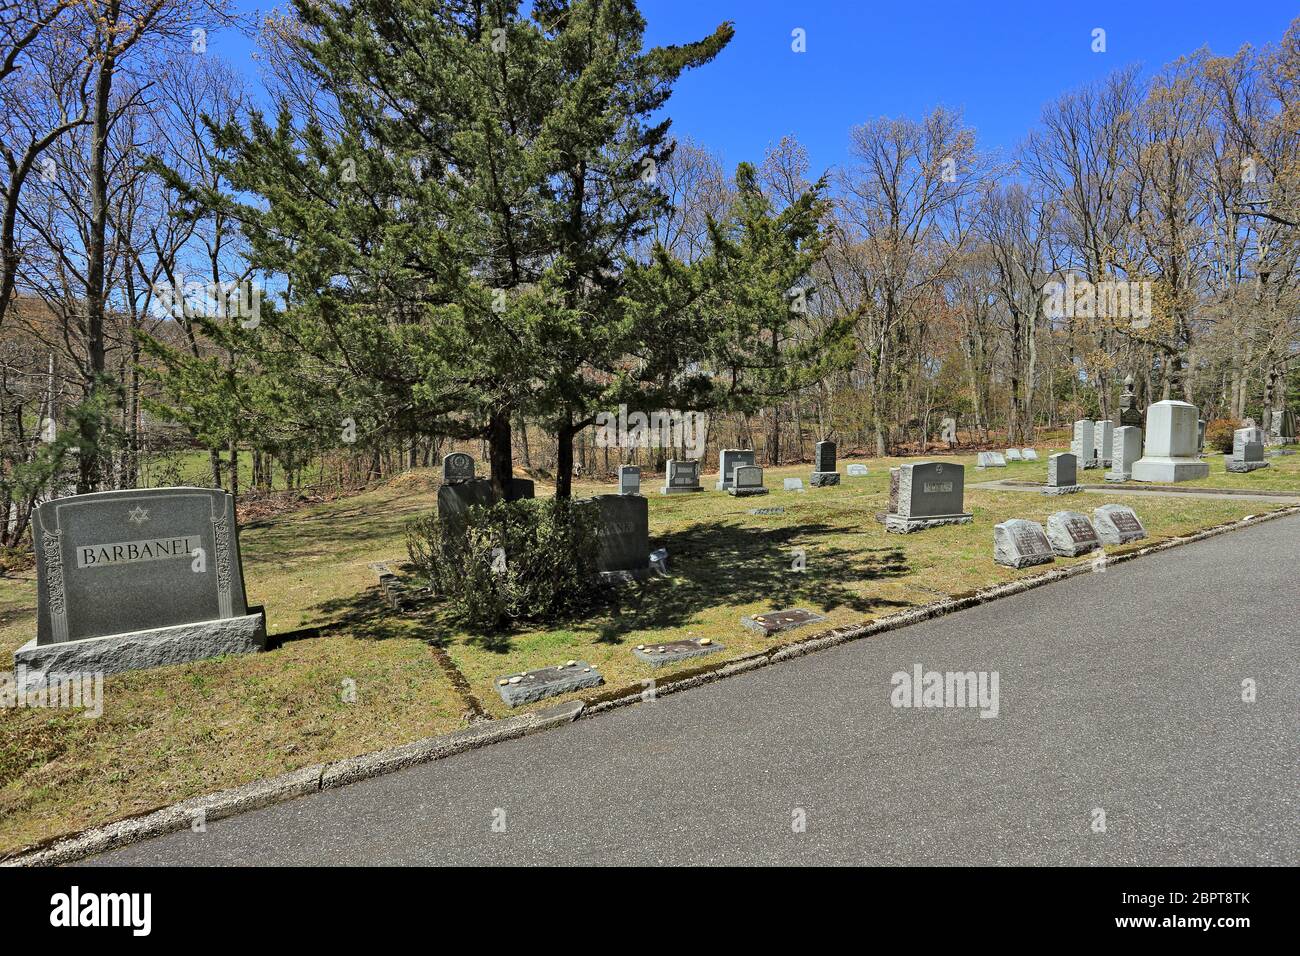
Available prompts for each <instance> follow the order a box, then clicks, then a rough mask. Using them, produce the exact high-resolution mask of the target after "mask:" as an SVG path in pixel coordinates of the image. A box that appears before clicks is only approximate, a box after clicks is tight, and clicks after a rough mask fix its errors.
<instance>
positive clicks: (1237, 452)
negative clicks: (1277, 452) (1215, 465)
mask: <svg viewBox="0 0 1300 956" xmlns="http://www.w3.org/2000/svg"><path fill="white" fill-rule="evenodd" d="M1223 467H1224V468H1226V469H1227V470H1228V471H1230V472H1233V473H1234V474H1242V473H1245V472H1248V471H1255V470H1256V469H1258V468H1267V467H1268V462H1266V461H1265V460H1264V431H1263V429H1260V428H1238V429H1237V430H1236V431H1235V432H1233V433H1232V454H1231V455H1224V456H1223Z"/></svg>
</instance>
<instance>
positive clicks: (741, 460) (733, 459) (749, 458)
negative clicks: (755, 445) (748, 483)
mask: <svg viewBox="0 0 1300 956" xmlns="http://www.w3.org/2000/svg"><path fill="white" fill-rule="evenodd" d="M754 461H755V459H754V452H753V449H750V448H724V449H722V451H720V452H719V453H718V482H717V484H716V485H714V487H715V488H717V490H718V491H727V490H729V489H730V488H731V485H732V482H733V481H734V480H735V476H734V475H733V474H732V472H733V471H735V469H736V466H737V465H752V464H754Z"/></svg>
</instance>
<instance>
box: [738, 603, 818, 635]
mask: <svg viewBox="0 0 1300 956" xmlns="http://www.w3.org/2000/svg"><path fill="white" fill-rule="evenodd" d="M824 620H826V617H825V616H824V615H822V614H818V613H816V612H815V611H809V610H808V609H807V608H802V607H796V608H790V609H789V610H786V611H764V612H763V613H762V614H754V615H752V616H749V617H742V618H741V619H740V623H741V624H743V625H745V627H747V628H749V629H750V630H751V631H757V632H758V633H759V634H763V635H772V634H778V633H780V632H781V631H791V630H794V629H795V628H796V627H803V626H804V625H806V624H815V623H816V622H818V621H824Z"/></svg>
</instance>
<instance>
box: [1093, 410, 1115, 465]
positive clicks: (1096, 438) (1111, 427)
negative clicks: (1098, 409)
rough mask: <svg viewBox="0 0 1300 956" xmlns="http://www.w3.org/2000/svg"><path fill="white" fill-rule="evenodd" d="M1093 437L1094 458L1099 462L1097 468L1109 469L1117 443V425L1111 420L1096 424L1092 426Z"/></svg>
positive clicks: (1103, 420)
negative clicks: (1113, 449)
mask: <svg viewBox="0 0 1300 956" xmlns="http://www.w3.org/2000/svg"><path fill="white" fill-rule="evenodd" d="M1092 436H1093V437H1092V456H1093V458H1095V459H1096V460H1097V467H1098V468H1109V467H1110V464H1111V459H1112V451H1111V449H1112V447H1113V445H1114V441H1115V423H1114V422H1112V421H1110V420H1109V419H1102V420H1101V421H1099V422H1096V423H1095V424H1094V425H1093V426H1092Z"/></svg>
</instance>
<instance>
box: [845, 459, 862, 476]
mask: <svg viewBox="0 0 1300 956" xmlns="http://www.w3.org/2000/svg"><path fill="white" fill-rule="evenodd" d="M844 471H845V474H847V475H848V476H849V477H850V478H864V477H866V475H867V466H866V465H862V464H857V463H855V464H852V465H848V466H847V467H845V469H844Z"/></svg>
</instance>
